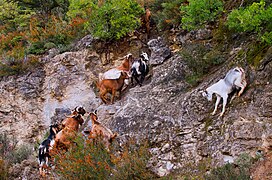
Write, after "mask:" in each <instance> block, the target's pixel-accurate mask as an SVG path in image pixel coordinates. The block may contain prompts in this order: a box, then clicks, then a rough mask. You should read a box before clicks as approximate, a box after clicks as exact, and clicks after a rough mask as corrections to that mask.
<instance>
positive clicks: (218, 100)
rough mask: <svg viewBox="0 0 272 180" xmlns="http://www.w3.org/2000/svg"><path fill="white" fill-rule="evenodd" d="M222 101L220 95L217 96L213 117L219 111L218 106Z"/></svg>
mask: <svg viewBox="0 0 272 180" xmlns="http://www.w3.org/2000/svg"><path fill="white" fill-rule="evenodd" d="M220 99H221V97H220V96H219V95H217V94H216V102H215V106H214V110H213V112H212V115H215V113H216V111H217V107H218V104H219V102H220Z"/></svg>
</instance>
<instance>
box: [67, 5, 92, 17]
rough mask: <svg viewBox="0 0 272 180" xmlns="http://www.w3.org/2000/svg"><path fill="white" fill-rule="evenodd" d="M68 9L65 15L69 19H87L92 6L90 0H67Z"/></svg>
mask: <svg viewBox="0 0 272 180" xmlns="http://www.w3.org/2000/svg"><path fill="white" fill-rule="evenodd" d="M69 1H70V5H69V10H68V12H67V16H68V17H69V18H71V19H73V18H76V17H80V18H83V19H88V18H89V17H90V14H91V9H92V6H93V3H92V1H89V0H81V1H79V0H69Z"/></svg>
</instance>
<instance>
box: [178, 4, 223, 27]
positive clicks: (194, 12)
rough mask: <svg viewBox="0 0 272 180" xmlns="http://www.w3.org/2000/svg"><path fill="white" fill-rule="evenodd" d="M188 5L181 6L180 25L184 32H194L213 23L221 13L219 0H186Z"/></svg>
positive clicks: (221, 6) (221, 8)
mask: <svg viewBox="0 0 272 180" xmlns="http://www.w3.org/2000/svg"><path fill="white" fill-rule="evenodd" d="M188 1H189V5H182V6H181V14H182V19H181V25H182V28H184V29H186V30H195V29H198V28H202V27H204V26H205V25H206V24H208V23H209V22H212V21H214V20H215V19H216V18H217V17H218V15H219V13H220V12H222V11H223V2H222V1H221V0H188Z"/></svg>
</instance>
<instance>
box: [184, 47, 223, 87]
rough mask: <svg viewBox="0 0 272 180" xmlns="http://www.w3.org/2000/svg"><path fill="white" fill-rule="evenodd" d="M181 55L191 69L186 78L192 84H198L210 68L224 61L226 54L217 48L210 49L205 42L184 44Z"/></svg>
mask: <svg viewBox="0 0 272 180" xmlns="http://www.w3.org/2000/svg"><path fill="white" fill-rule="evenodd" d="M180 55H181V56H182V57H183V59H184V60H185V62H186V64H187V65H188V67H189V68H190V69H191V72H192V73H190V74H187V75H186V77H185V79H186V81H187V82H188V83H189V84H191V85H192V86H195V85H197V84H198V83H199V82H200V80H201V78H202V77H203V76H204V75H205V74H207V73H209V72H210V69H211V68H212V67H214V66H217V65H219V64H221V63H223V62H224V56H223V55H222V53H220V51H218V50H216V49H212V50H210V49H209V48H206V47H205V46H204V45H203V44H194V45H187V46H184V48H183V50H182V51H180Z"/></svg>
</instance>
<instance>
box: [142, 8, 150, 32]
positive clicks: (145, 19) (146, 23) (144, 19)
mask: <svg viewBox="0 0 272 180" xmlns="http://www.w3.org/2000/svg"><path fill="white" fill-rule="evenodd" d="M150 18H151V11H150V9H149V8H146V9H145V14H144V16H142V18H141V21H142V24H143V25H144V27H145V28H146V33H147V35H148V36H149V32H150Z"/></svg>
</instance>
